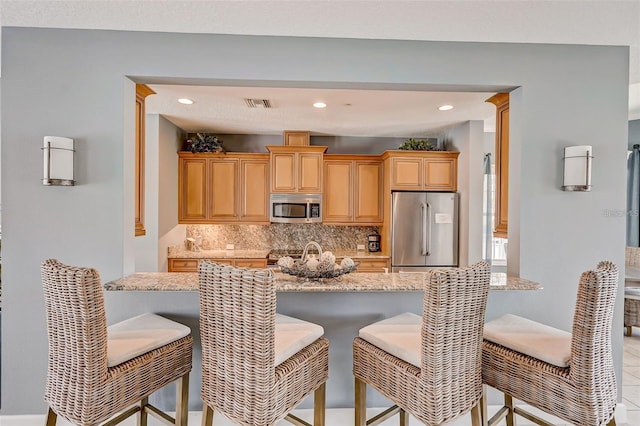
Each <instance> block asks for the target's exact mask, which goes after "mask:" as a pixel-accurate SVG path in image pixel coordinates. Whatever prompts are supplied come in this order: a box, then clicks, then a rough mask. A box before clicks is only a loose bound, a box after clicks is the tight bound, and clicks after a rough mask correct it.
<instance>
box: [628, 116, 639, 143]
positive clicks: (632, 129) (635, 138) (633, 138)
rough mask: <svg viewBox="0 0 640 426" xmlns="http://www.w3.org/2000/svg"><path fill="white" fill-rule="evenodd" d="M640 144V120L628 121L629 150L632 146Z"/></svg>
mask: <svg viewBox="0 0 640 426" xmlns="http://www.w3.org/2000/svg"><path fill="white" fill-rule="evenodd" d="M637 143H640V120H631V121H629V149H633V145H634V144H637Z"/></svg>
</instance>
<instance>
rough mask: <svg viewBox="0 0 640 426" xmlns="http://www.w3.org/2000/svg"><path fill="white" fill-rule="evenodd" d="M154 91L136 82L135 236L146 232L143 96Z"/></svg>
mask: <svg viewBox="0 0 640 426" xmlns="http://www.w3.org/2000/svg"><path fill="white" fill-rule="evenodd" d="M155 93H156V92H154V91H153V90H151V88H150V87H149V86H147V85H145V84H136V117H135V132H136V134H135V155H134V157H135V159H134V161H135V177H134V180H135V190H134V194H135V195H134V196H135V203H134V204H135V236H136V237H138V236H141V235H145V234H146V230H145V228H144V155H145V146H144V145H145V125H146V123H145V106H144V103H145V98H146V97H147V96H149V95H153V94H155Z"/></svg>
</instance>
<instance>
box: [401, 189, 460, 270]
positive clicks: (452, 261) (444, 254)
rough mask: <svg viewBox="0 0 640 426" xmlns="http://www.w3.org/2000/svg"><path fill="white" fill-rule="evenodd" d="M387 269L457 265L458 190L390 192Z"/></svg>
mask: <svg viewBox="0 0 640 426" xmlns="http://www.w3.org/2000/svg"><path fill="white" fill-rule="evenodd" d="M391 221H392V225H391V270H392V272H401V271H406V272H411V271H413V272H417V271H420V270H423V271H424V270H426V269H429V268H434V267H455V266H458V194H457V193H452V192H393V193H392V211H391Z"/></svg>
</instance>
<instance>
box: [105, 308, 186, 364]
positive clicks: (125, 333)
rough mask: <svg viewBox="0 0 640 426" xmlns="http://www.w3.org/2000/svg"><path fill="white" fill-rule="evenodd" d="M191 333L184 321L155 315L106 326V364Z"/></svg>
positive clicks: (130, 357) (139, 353)
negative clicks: (180, 321) (178, 321)
mask: <svg viewBox="0 0 640 426" xmlns="http://www.w3.org/2000/svg"><path fill="white" fill-rule="evenodd" d="M190 333H191V329H190V328H189V327H187V326H186V325H184V324H180V323H177V322H175V321H171V320H170V319H167V318H164V317H161V316H160V315H156V314H142V315H139V316H137V317H133V318H130V319H128V320H125V321H122V322H119V323H117V324H113V325H110V326H109V327H107V366H108V367H113V366H114V365H118V364H122V363H123V362H125V361H129V360H130V359H133V358H135V357H137V356H140V355H142V354H145V353H147V352H149V351H152V350H154V349H157V348H159V347H161V346H164V345H167V344H169V343H171V342H175V341H176V340H179V339H182V338H183V337H185V336H188V335H189V334H190Z"/></svg>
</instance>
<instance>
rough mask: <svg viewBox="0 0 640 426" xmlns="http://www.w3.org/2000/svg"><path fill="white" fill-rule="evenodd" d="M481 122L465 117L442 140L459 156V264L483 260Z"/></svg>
mask: <svg viewBox="0 0 640 426" xmlns="http://www.w3.org/2000/svg"><path fill="white" fill-rule="evenodd" d="M483 126H484V124H483V122H482V121H477V120H473V121H467V122H466V123H464V124H461V125H459V126H456V127H455V128H453V129H450V130H449V131H447V132H446V133H445V135H444V140H445V141H446V143H447V146H449V147H451V148H450V149H451V150H453V151H458V152H460V156H459V157H458V193H460V211H459V222H460V229H459V241H460V245H459V247H460V253H459V261H460V266H467V265H471V264H473V263H475V262H479V261H481V260H482V223H483V222H482V199H483V194H482V185H483V179H484V171H483V169H482V165H483V160H484V152H483V143H484V133H483V130H482V128H483Z"/></svg>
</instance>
